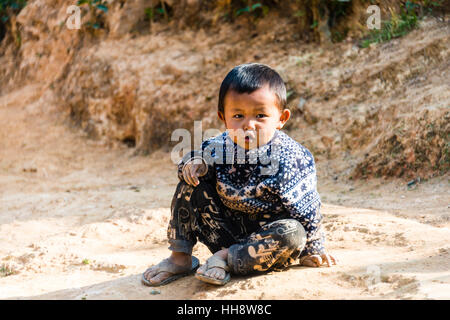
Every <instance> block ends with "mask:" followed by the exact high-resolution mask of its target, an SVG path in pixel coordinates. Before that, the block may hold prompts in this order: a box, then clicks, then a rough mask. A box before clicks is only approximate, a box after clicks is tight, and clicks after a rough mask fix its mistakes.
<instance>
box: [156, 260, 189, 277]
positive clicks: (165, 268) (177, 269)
mask: <svg viewBox="0 0 450 320" xmlns="http://www.w3.org/2000/svg"><path fill="white" fill-rule="evenodd" d="M156 267H157V268H158V273H161V272H170V273H173V274H177V273H183V272H187V271H189V270H190V269H191V267H190V266H189V267H182V266H179V265H176V264H174V263H172V262H169V259H167V258H166V259H164V260H163V261H161V262H160V263H158V264H157V265H156Z"/></svg>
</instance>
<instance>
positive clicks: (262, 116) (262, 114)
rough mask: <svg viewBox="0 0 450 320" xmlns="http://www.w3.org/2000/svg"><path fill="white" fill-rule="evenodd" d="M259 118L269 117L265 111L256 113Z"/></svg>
mask: <svg viewBox="0 0 450 320" xmlns="http://www.w3.org/2000/svg"><path fill="white" fill-rule="evenodd" d="M256 117H257V118H265V117H267V115H265V114H264V113H260V114H257V115H256Z"/></svg>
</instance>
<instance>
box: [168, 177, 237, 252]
mask: <svg viewBox="0 0 450 320" xmlns="http://www.w3.org/2000/svg"><path fill="white" fill-rule="evenodd" d="M171 215H172V216H171V219H170V222H169V226H168V229H167V237H168V239H169V244H170V247H169V249H170V250H172V251H174V252H184V253H186V254H192V248H193V246H194V245H195V244H196V243H197V240H198V241H200V242H202V243H204V244H205V245H206V246H207V247H208V248H209V250H210V251H211V252H212V253H214V252H216V251H219V250H221V249H223V248H228V247H229V246H231V245H232V244H235V243H238V242H239V240H238V239H239V238H240V237H239V236H240V235H241V234H242V233H243V232H245V230H242V228H240V227H239V223H233V222H232V220H233V215H232V214H230V212H229V211H228V210H227V209H226V207H225V206H224V205H223V204H222V203H221V200H220V198H219V196H218V194H217V191H216V190H215V187H214V185H213V184H209V183H207V182H204V181H201V182H200V184H199V185H198V186H196V187H193V186H191V185H189V184H187V183H185V182H183V181H182V182H180V183H178V185H177V188H176V192H175V194H174V196H173V199H172V204H171Z"/></svg>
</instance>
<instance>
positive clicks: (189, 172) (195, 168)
mask: <svg viewBox="0 0 450 320" xmlns="http://www.w3.org/2000/svg"><path fill="white" fill-rule="evenodd" d="M207 172H208V167H207V165H206V164H205V163H204V162H203V160H202V159H199V158H194V159H192V160H189V161H188V162H186V164H185V165H184V166H183V170H182V173H183V179H184V181H186V183H187V184H190V185H191V186H193V187H196V186H197V185H198V184H199V183H200V181H199V180H198V178H199V177H201V176H204V175H205V174H206V173H207Z"/></svg>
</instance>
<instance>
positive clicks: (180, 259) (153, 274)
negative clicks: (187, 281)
mask: <svg viewBox="0 0 450 320" xmlns="http://www.w3.org/2000/svg"><path fill="white" fill-rule="evenodd" d="M167 260H168V261H169V262H170V263H173V264H174V265H176V266H178V267H182V268H183V269H184V268H185V269H186V271H188V270H190V269H191V267H192V256H191V255H189V254H186V253H183V252H172V255H171V256H170V257H169V258H168V259H167ZM173 274H174V273H171V272H166V271H159V269H158V266H157V265H155V266H153V267H151V268H149V269H147V271H145V272H144V278H145V279H146V280H148V281H149V282H151V283H152V284H154V285H157V284H159V283H161V282H162V281H164V280H166V279H167V278H169V277H170V276H172V275H173Z"/></svg>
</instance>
